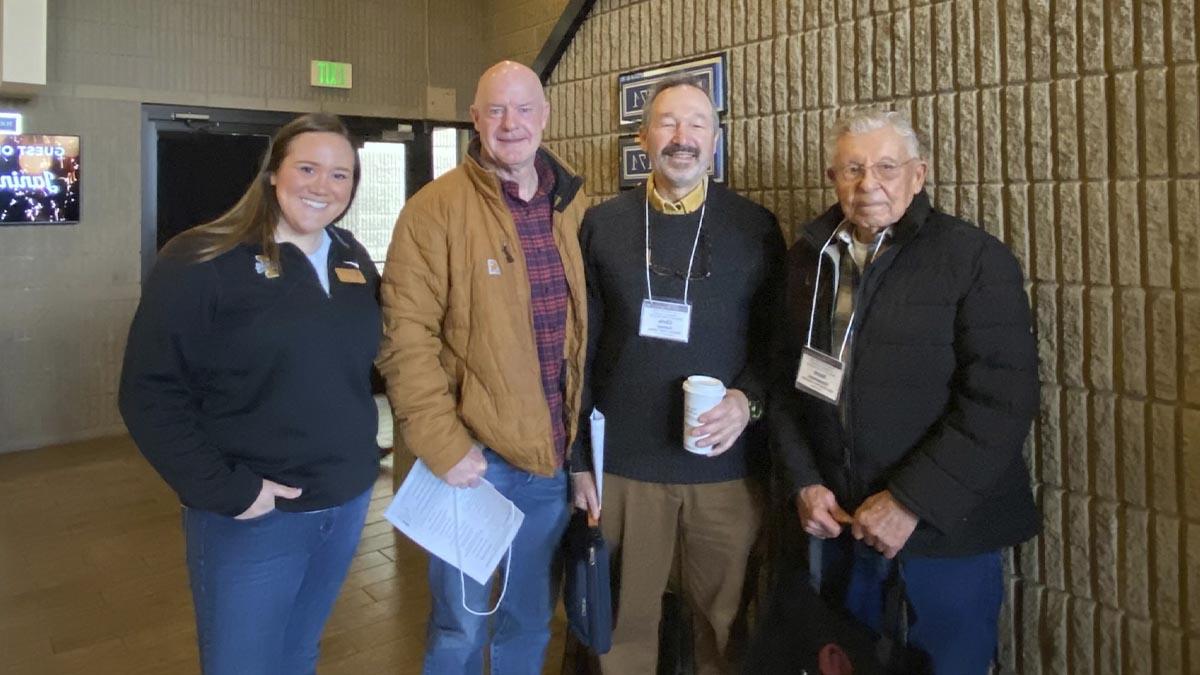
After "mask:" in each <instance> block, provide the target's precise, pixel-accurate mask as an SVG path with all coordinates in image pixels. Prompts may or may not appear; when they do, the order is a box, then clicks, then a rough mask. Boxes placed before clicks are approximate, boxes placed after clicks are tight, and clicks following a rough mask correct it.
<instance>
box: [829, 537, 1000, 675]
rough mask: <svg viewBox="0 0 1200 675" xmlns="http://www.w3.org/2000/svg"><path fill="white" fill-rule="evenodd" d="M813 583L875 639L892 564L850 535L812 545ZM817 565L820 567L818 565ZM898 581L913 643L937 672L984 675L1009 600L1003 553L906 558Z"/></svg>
mask: <svg viewBox="0 0 1200 675" xmlns="http://www.w3.org/2000/svg"><path fill="white" fill-rule="evenodd" d="M811 546H812V547H813V548H812V549H811V550H812V553H813V561H814V563H816V564H814V565H813V569H814V570H816V569H819V570H820V572H819V573H816V572H814V574H813V581H814V583H815V585H816V586H817V588H819V589H820V590H821V593H822V595H825V596H826V597H827V598H828V597H830V595H833V596H836V599H838V600H842V601H843V606H844V607H845V608H846V609H847V610H848V611H849V612H850V613H851V614H853V615H854V616H855V618H857V619H858V620H859V621H861V622H863V623H864V624H865V625H866V626H868V627H869V628H870V629H871V630H873V631H875V632H876V633H878V632H879V631H880V628H881V624H882V622H883V598H884V591H885V589H884V583H885V582H886V580H887V578H888V573H889V572H890V570H891V566H892V561H889V560H888V559H886V558H884V557H883V556H882V555H880V554H878V553H876V552H875V551H874V550H872V549H870V548H869V547H868V546H866V545H865V544H862V543H859V542H854V540H853V539H850V538H849V536H848V535H843V536H842V537H839V538H838V539H829V540H824V541H822V540H817V539H813V540H811ZM818 560H819V562H817V561H818ZM896 560H899V562H900V576H901V578H902V579H903V580H904V590H905V595H906V598H907V600H908V605H909V627H908V642H909V644H910V645H912V646H914V647H917V648H919V649H921V650H922V651H924V652H925V653H926V654H928V655H929V657H930V660H931V661H932V664H933V670H934V673H937V674H939V675H941V674H953V675H976V674H977V675H986V673H987V672H988V668H989V667H990V666H991V663H992V659H993V658H994V657H995V655H996V644H997V640H998V636H997V622H998V620H999V617H1000V603H1001V602H1002V601H1003V599H1004V569H1003V563H1002V562H1001V560H1000V552H999V551H991V552H988V553H981V554H979V555H971V556H961V557H955V558H925V557H919V556H908V555H904V554H903V553H901V554H900V555H899V556H898V557H897V558H896Z"/></svg>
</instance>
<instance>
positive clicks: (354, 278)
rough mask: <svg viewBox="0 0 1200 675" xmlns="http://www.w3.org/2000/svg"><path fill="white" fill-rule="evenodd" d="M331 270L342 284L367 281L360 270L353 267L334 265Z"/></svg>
mask: <svg viewBox="0 0 1200 675" xmlns="http://www.w3.org/2000/svg"><path fill="white" fill-rule="evenodd" d="M333 272H334V274H336V275H337V278H338V281H340V282H342V283H343V284H365V283H367V278H366V277H364V276H363V273H362V270H356V269H354V268H353V267H335V268H333Z"/></svg>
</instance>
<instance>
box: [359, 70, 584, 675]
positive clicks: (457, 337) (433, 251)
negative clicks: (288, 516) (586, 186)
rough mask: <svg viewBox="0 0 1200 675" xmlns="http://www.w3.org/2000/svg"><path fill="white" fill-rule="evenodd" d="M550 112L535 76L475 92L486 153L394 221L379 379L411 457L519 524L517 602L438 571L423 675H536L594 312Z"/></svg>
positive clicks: (578, 181)
mask: <svg viewBox="0 0 1200 675" xmlns="http://www.w3.org/2000/svg"><path fill="white" fill-rule="evenodd" d="M549 115H550V106H549V104H548V103H547V101H546V97H545V93H544V92H543V91H542V85H541V82H540V81H539V80H538V77H537V76H536V75H535V74H534V73H533V71H532V70H530V69H529V68H527V67H525V66H523V65H520V64H517V63H513V62H511V61H504V62H502V63H498V64H496V65H495V66H492V67H491V68H489V69H488V70H487V71H486V72H485V73H484V74H483V76H482V77H481V78H480V79H479V86H478V89H477V91H476V94H475V102H474V103H473V104H472V105H471V118H472V119H473V120H474V122H475V129H476V131H478V132H479V137H478V138H477V139H475V140H473V141H472V142H471V146H470V148H469V149H468V151H467V156H466V158H464V159H463V162H462V164H460V165H459V166H458V167H457V168H455V169H454V170H452V171H450V172H449V173H446V174H445V175H443V176H441V177H440V178H438V179H437V180H435V181H433V182H432V183H430V184H429V185H426V186H425V187H424V188H422V189H421V190H420V191H419V192H417V194H415V195H413V197H412V199H410V200H409V201H408V203H407V204H406V205H405V207H404V211H403V212H402V213H401V214H400V218H399V219H398V220H397V221H396V229H395V231H394V233H393V235H392V243H391V247H390V248H389V250H388V256H387V265H386V267H385V271H384V276H383V288H382V295H383V313H384V340H383V345H382V347H381V350H380V355H379V362H378V365H379V369H380V371H381V372H382V373H383V375H384V376H385V377H386V378H387V383H388V397H389V398H390V399H391V402H392V407H393V409H394V410H395V414H396V419H397V421H398V422H399V428H400V430H401V433H402V434H403V437H404V442H405V443H406V444H407V445H408V447H409V448H410V449H411V450H412V452H413V453H414V454H415V455H416V456H417V457H419V458H420V459H422V460H423V461H424V462H425V464H427V465H428V466H429V468H430V470H432V471H433V472H434V473H435V474H437V475H438V476H440V477H441V478H442V480H444V481H446V483H448V484H450V485H452V486H455V487H458V488H462V489H467V490H469V489H473V488H475V487H476V486H478V485H479V483H480V480H481V479H486V480H487V481H488V482H490V483H491V484H492V485H494V486H495V487H496V488H497V489H498V490H499V491H500V492H501V493H503V494H504V495H505V496H506V497H508V498H509V499H511V500H512V501H513V502H514V503H515V504H516V506H517V508H519V509H520V510H521V511H522V512H523V513H524V514H525V519H524V522H523V523H522V524H521V528H520V530H519V531H518V533H517V536H516V540H515V541H514V542H513V546H512V553H511V556H512V558H511V561H510V563H509V572H508V574H507V575H505V576H507V580H506V583H507V590H506V591H505V593H504V594H503V596H502V600H501V601H500V604H499V607H498V608H497V609H496V614H495V619H494V621H491V622H490V625H491V630H490V631H489V620H488V617H487V616H483V614H486V613H487V612H488V611H490V610H491V607H490V601H491V599H492V597H493V595H492V586H493V584H486V585H480V584H477V583H475V582H474V581H472V580H471V579H469V578H467V579H465V580H463V578H462V577H461V576H460V574H459V572H458V570H457V569H456V568H454V567H452V566H450V565H447V564H446V563H444V562H442V561H441V560H439V559H437V558H434V557H431V558H430V560H429V585H430V590H431V591H432V594H433V608H432V612H431V615H430V618H429V631H428V640H427V644H426V651H425V672H426V673H430V674H436V675H448V674H451V673H481V672H482V670H483V648H484V646H485V644H487V643H488V642H489V640H490V642H491V672H492V673H493V674H494V675H506V674H508V673H541V670H542V661H543V659H544V657H545V651H546V644H547V643H548V642H549V639H550V632H549V621H550V615H551V612H552V609H553V603H554V600H555V598H554V596H553V594H552V592H551V584H550V563H551V558H552V557H553V555H554V551H555V549H556V547H557V546H558V543H559V540H560V539H561V537H562V534H563V530H564V529H565V528H566V524H567V520H568V516H569V514H570V508H569V505H568V494H567V478H566V474H565V473H564V471H563V465H564V461H565V459H566V452H567V448H569V447H570V445H571V441H572V440H573V438H574V436H575V431H576V426H577V423H578V419H579V417H580V416H579V406H580V391H581V380H582V377H581V374H582V372H583V362H584V340H585V335H586V325H585V324H586V320H587V309H586V306H585V304H584V303H585V294H586V291H585V287H584V281H583V263H582V259H581V256H580V253H579V223H580V220H581V219H582V217H583V211H584V208H585V206H586V202H587V199H586V198H585V196H584V192H583V189H582V187H583V179H582V178H580V177H579V176H578V175H577V174H576V173H575V172H574V171H573V170H572V169H571V168H570V167H568V166H567V165H566V164H565V163H564V162H563V161H562V160H561V159H559V158H558V157H556V156H555V155H554V154H553V153H551V152H550V151H549V150H546V149H545V148H543V147H541V140H542V131H543V129H545V127H546V120H547V119H548V118H549Z"/></svg>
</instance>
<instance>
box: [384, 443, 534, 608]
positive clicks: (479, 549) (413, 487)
mask: <svg viewBox="0 0 1200 675" xmlns="http://www.w3.org/2000/svg"><path fill="white" fill-rule="evenodd" d="M456 500H457V518H456V517H455V509H456V504H455V501H456ZM384 517H385V518H387V519H388V520H389V521H390V522H391V523H392V525H395V526H396V529H398V530H400V531H401V532H403V533H404V534H405V535H407V536H408V538H409V539H412V540H413V541H414V542H416V543H417V545H419V546H420V547H421V548H423V549H425V550H426V551H429V552H430V553H431V554H433V555H435V556H437V557H439V558H441V559H442V560H444V561H446V562H447V563H449V564H450V565H453V566H455V567H457V568H459V569H461V570H462V571H463V572H464V573H466V575H467V576H469V577H471V578H472V579H474V580H475V581H477V582H479V583H480V584H485V583H487V581H488V579H490V578H491V576H492V573H493V572H495V571H496V566H497V565H498V564H499V563H500V559H501V558H502V557H503V556H504V553H505V551H507V550H508V547H509V545H510V544H512V540H513V537H516V536H517V530H518V529H520V527H521V522H522V521H524V520H525V514H524V513H521V510H520V509H518V508H517V507H516V506H515V505H513V503H512V502H511V501H509V500H508V498H507V497H505V496H504V495H502V494H500V492H499V491H497V490H496V488H495V487H494V486H493V485H492V484H491V483H489V482H487V481H486V480H485V481H482V482H481V483H480V484H479V487H475V488H455V487H451V486H449V485H447V484H446V482H445V481H443V480H442V479H441V478H438V477H437V476H435V475H434V474H433V472H432V471H430V470H429V467H427V466H425V463H424V462H422V461H421V460H419V459H418V460H417V461H416V463H414V464H413V467H412V470H411V471H409V472H408V476H407V477H406V478H405V479H404V483H403V484H402V485H401V486H400V489H399V490H397V491H396V496H395V497H394V498H393V499H392V503H391V504H390V505H389V506H388V508H387V511H385V512H384ZM456 521H457V523H456ZM456 532H457V540H458V545H457V546H455V539H456V537H455V533H456Z"/></svg>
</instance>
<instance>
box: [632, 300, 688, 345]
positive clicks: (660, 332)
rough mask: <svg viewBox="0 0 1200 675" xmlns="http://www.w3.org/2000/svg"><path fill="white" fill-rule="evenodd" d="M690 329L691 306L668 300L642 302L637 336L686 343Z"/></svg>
mask: <svg viewBox="0 0 1200 675" xmlns="http://www.w3.org/2000/svg"><path fill="white" fill-rule="evenodd" d="M691 329H692V306H691V305H689V304H686V303H683V302H670V301H668V300H642V319H641V322H640V323H639V325H638V335H640V336H642V337H649V338H659V339H660V340H671V341H672V342H683V343H686V342H687V341H688V335H689V333H691Z"/></svg>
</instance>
